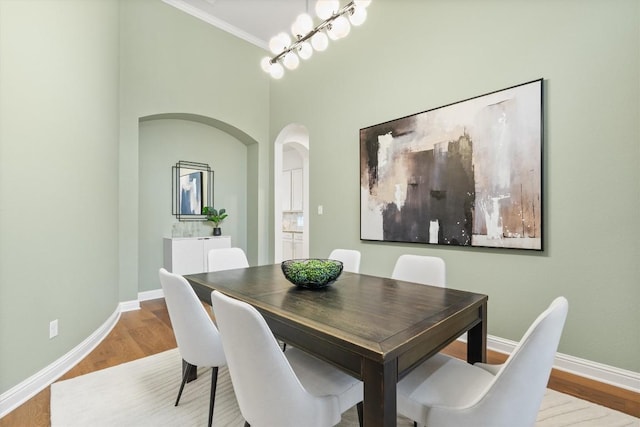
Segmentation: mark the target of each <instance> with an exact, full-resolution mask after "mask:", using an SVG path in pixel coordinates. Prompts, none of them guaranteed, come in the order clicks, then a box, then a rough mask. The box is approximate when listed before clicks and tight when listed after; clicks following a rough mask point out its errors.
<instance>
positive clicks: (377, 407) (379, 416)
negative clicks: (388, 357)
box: [363, 359, 398, 427]
mask: <svg viewBox="0 0 640 427" xmlns="http://www.w3.org/2000/svg"><path fill="white" fill-rule="evenodd" d="M363 381H364V411H363V412H364V414H363V421H364V422H363V424H364V426H365V427H374V426H375V427H396V425H397V424H396V423H397V419H398V418H397V417H398V415H397V411H396V384H397V382H398V361H397V360H392V361H389V362H387V363H385V364H381V363H376V362H374V361H372V360H369V359H365V360H364V363H363Z"/></svg>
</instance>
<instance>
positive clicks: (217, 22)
mask: <svg viewBox="0 0 640 427" xmlns="http://www.w3.org/2000/svg"><path fill="white" fill-rule="evenodd" d="M162 1H163V2H165V3H167V4H169V5H171V6H173V7H175V8H177V9H180V10H181V11H183V12H185V13H188V14H189V15H191V16H194V17H196V18H198V19H200V20H202V21H205V22H206V23H208V24H211V25H213V26H214V27H217V28H219V29H221V30H223V31H226V32H228V33H230V34H233V35H234V36H236V37H239V38H241V39H242V40H244V41H246V42H249V43H251V44H253V45H255V46H258V47H259V48H261V49H264V50H269V45H268V43H267V42H266V41H264V40H262V39H259V38H258V37H255V36H253V35H251V34H249V33H247V32H246V31H243V30H241V29H239V28H237V27H235V26H233V25H231V24H229V23H228V22H225V21H223V20H221V19H218V18H216V17H215V16H213V15H210V14H208V13H207V12H205V11H203V10H201V9H198V8H197V7H193V6H192V5H190V4H188V3H186V2H185V1H183V0H162Z"/></svg>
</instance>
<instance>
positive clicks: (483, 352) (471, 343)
mask: <svg viewBox="0 0 640 427" xmlns="http://www.w3.org/2000/svg"><path fill="white" fill-rule="evenodd" d="M478 310H479V311H480V313H479V315H480V319H481V321H480V323H478V324H477V325H476V326H474V327H473V328H471V329H469V332H468V334H467V362H469V363H475V362H482V363H486V361H487V303H486V302H485V303H484V304H482V305H481V306H480V308H479V309H478Z"/></svg>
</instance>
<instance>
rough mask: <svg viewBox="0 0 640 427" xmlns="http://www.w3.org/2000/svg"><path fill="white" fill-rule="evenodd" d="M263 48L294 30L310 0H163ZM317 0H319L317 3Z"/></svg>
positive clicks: (306, 9)
mask: <svg viewBox="0 0 640 427" xmlns="http://www.w3.org/2000/svg"><path fill="white" fill-rule="evenodd" d="M163 1H164V2H165V3H168V4H170V5H172V6H174V7H177V8H178V9H180V10H182V11H184V12H186V13H188V14H190V15H193V16H195V17H196V18H199V19H202V20H203V21H205V22H208V23H209V24H211V25H215V26H216V27H218V28H220V29H222V30H225V31H227V32H229V33H231V34H234V35H236V36H238V37H240V38H242V39H244V40H246V41H248V42H250V43H253V44H255V45H256V46H259V47H261V48H263V49H268V43H269V39H270V38H271V37H273V36H275V35H276V34H278V33H279V32H282V31H284V32H287V33H289V32H290V28H291V24H293V21H294V20H295V18H296V17H297V16H298V15H299V14H300V13H303V12H307V11H308V4H309V0H163ZM314 4H315V3H314Z"/></svg>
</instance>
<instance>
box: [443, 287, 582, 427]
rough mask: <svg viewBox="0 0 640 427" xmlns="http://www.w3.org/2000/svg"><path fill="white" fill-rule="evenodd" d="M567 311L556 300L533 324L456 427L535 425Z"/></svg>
mask: <svg viewBox="0 0 640 427" xmlns="http://www.w3.org/2000/svg"><path fill="white" fill-rule="evenodd" d="M568 308H569V304H568V302H567V299H566V298H564V297H558V298H556V299H555V300H553V302H552V303H551V304H550V305H549V307H548V308H547V309H546V310H545V311H544V312H542V313H541V314H540V315H539V316H538V318H537V319H536V320H535V321H534V322H533V323H532V324H531V326H530V327H529V329H528V330H527V332H526V333H525V334H524V336H523V337H522V339H521V340H520V342H519V343H518V345H517V346H516V348H515V349H514V350H513V352H511V354H510V356H509V358H508V359H507V361H506V362H505V363H504V364H503V365H502V368H501V369H500V370H499V371H498V373H497V374H496V376H495V378H494V379H493V381H492V382H491V383H490V384H489V385H488V386H487V388H486V390H485V392H484V393H481V395H480V397H479V398H478V399H477V400H476V401H475V402H474V403H472V404H471V405H470V406H469V407H468V408H465V409H464V410H463V411H461V412H462V416H463V417H465V416H468V417H467V418H466V421H461V422H459V423H457V424H455V423H454V424H455V425H464V423H465V422H474V423H476V425H491V426H496V427H501V426H504V427H510V426H531V427H533V426H534V425H535V423H536V417H537V415H538V411H539V410H540V405H541V403H542V398H543V397H544V393H545V391H546V388H547V383H548V381H549V376H550V374H551V369H552V367H553V361H554V359H555V355H556V351H557V350H558V344H559V342H560V336H561V335H562V330H563V328H564V323H565V320H566V318H567V312H568ZM449 421H451V420H449ZM454 424H450V425H454ZM435 425H437V424H435ZM445 425H446V424H445Z"/></svg>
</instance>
